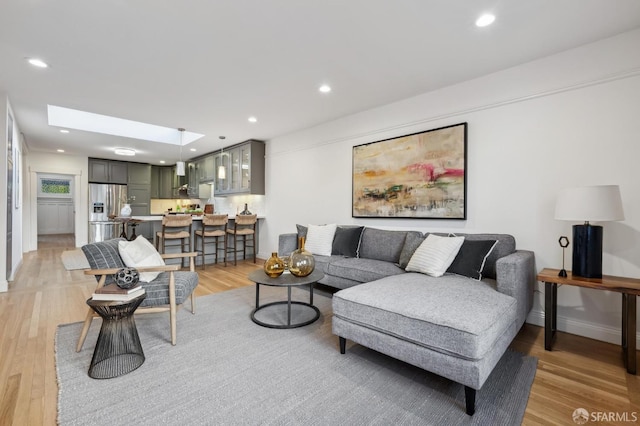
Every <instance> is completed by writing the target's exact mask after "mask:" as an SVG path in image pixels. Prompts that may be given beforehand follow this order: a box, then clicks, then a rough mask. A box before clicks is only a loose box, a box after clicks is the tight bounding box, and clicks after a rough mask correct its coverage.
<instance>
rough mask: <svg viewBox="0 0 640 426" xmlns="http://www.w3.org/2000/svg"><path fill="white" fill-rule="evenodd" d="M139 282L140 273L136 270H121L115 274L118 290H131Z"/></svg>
mask: <svg viewBox="0 0 640 426" xmlns="http://www.w3.org/2000/svg"><path fill="white" fill-rule="evenodd" d="M138 281H140V273H139V272H138V270H137V269H136V268H122V269H120V270H119V271H118V272H116V284H117V285H118V287H120V288H131V287H133V286H135V285H136V284H138Z"/></svg>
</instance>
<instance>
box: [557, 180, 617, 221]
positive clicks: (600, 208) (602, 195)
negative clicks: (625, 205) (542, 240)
mask: <svg viewBox="0 0 640 426" xmlns="http://www.w3.org/2000/svg"><path fill="white" fill-rule="evenodd" d="M554 217H555V218H556V219H558V220H570V221H586V222H591V221H593V222H609V221H617V220H624V211H623V210H622V198H621V197H620V187H619V186H618V185H598V186H582V187H577V188H566V189H564V190H562V191H561V192H560V194H558V199H557V201H556V213H555V216H554Z"/></svg>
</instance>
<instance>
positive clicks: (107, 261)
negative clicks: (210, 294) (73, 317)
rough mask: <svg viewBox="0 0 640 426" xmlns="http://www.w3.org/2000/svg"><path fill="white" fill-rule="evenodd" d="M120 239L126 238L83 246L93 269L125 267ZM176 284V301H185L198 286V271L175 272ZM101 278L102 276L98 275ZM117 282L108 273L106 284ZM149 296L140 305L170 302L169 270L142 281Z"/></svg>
mask: <svg viewBox="0 0 640 426" xmlns="http://www.w3.org/2000/svg"><path fill="white" fill-rule="evenodd" d="M118 241H126V240H125V239H124V238H116V239H113V240H107V241H102V242H99V243H91V244H86V245H84V246H82V251H83V253H84V255H85V256H86V257H87V261H88V262H89V266H90V267H91V269H110V268H125V267H126V265H125V264H124V262H123V261H122V258H121V257H120V252H119V251H118ZM174 279H175V284H176V303H177V304H181V303H183V302H184V301H185V300H186V299H187V298H188V297H189V296H190V295H191V293H192V292H193V290H194V289H195V288H196V287H197V286H198V273H197V272H188V271H177V272H174ZM96 280H100V276H96ZM112 282H115V280H114V277H113V275H107V278H106V284H109V283H112ZM140 285H141V286H142V287H143V288H144V290H145V292H146V294H147V297H146V298H145V299H144V301H143V302H142V304H140V306H161V305H168V304H169V272H161V273H160V274H159V275H158V276H157V277H156V279H154V280H153V281H151V282H148V283H146V282H140Z"/></svg>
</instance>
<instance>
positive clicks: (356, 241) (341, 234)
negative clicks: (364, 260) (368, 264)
mask: <svg viewBox="0 0 640 426" xmlns="http://www.w3.org/2000/svg"><path fill="white" fill-rule="evenodd" d="M363 229H364V226H338V227H337V228H336V235H335V237H333V246H332V249H331V254H335V255H338V256H347V257H358V249H359V248H360V237H361V236H362V230H363Z"/></svg>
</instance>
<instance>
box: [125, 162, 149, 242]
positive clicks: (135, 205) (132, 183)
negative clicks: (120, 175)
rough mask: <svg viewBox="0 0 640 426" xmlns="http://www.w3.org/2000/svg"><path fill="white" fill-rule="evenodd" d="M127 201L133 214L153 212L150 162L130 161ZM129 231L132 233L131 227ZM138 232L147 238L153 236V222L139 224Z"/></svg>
mask: <svg viewBox="0 0 640 426" xmlns="http://www.w3.org/2000/svg"><path fill="white" fill-rule="evenodd" d="M127 202H128V203H129V204H131V215H132V216H149V215H150V214H151V165H150V164H142V163H129V171H128V180H127ZM129 233H131V229H129ZM136 234H137V235H144V236H145V238H147V239H149V238H153V224H151V223H146V222H143V223H140V224H138V225H137V227H136ZM151 241H153V239H152V240H151Z"/></svg>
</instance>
